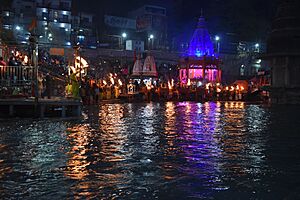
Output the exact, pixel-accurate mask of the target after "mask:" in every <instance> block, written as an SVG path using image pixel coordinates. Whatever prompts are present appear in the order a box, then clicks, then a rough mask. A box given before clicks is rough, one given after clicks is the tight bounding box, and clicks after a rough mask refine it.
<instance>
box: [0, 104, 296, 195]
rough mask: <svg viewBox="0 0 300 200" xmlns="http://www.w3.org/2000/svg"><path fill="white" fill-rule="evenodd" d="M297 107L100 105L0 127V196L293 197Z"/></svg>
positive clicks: (7, 123)
mask: <svg viewBox="0 0 300 200" xmlns="http://www.w3.org/2000/svg"><path fill="white" fill-rule="evenodd" d="M299 113H300V107H298V106H271V107H270V106H265V105H248V104H245V103H242V102H225V103H203V104H201V103H191V102H183V103H172V102H167V103H149V104H146V103H145V104H104V105H100V106H91V107H86V108H85V109H84V117H83V118H84V119H82V120H78V121H57V120H46V121H45V120H44V121H34V120H2V121H0V198H1V199H69V198H71V199H300V117H299Z"/></svg>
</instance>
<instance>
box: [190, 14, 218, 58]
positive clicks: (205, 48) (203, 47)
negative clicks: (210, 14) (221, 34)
mask: <svg viewBox="0 0 300 200" xmlns="http://www.w3.org/2000/svg"><path fill="white" fill-rule="evenodd" d="M202 14H203V11H202V9H201V16H200V18H199V20H198V24H197V29H196V30H195V32H194V34H193V37H192V39H191V41H190V45H189V50H188V54H189V55H190V56H196V57H201V56H204V55H208V56H213V55H214V46H213V43H212V41H211V39H210V35H209V33H208V30H207V28H206V22H205V18H204V17H203V15H202Z"/></svg>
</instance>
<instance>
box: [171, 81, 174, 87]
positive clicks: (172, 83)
mask: <svg viewBox="0 0 300 200" xmlns="http://www.w3.org/2000/svg"><path fill="white" fill-rule="evenodd" d="M171 85H172V87H174V79H172V81H171Z"/></svg>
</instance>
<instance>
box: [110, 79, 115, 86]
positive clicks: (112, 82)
mask: <svg viewBox="0 0 300 200" xmlns="http://www.w3.org/2000/svg"><path fill="white" fill-rule="evenodd" d="M110 82H111V84H112V85H114V84H115V80H114V79H113V78H112V77H111V78H110Z"/></svg>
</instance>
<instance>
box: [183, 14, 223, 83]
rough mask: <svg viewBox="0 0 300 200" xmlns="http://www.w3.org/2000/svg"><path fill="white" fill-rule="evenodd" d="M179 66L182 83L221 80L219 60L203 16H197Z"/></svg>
mask: <svg viewBox="0 0 300 200" xmlns="http://www.w3.org/2000/svg"><path fill="white" fill-rule="evenodd" d="M179 66H180V70H179V78H180V82H181V84H182V85H186V84H188V83H191V84H195V85H202V84H203V83H208V82H210V83H211V82H212V83H215V82H220V81H221V70H220V60H219V59H218V57H217V56H216V55H215V52H214V44H213V43H212V41H211V38H210V35H209V33H208V30H207V28H206V22H205V19H204V17H203V16H201V17H200V18H199V21H198V25H197V29H196V30H195V32H194V34H193V37H192V39H191V41H190V45H189V49H188V52H187V55H185V56H183V57H182V58H181V59H180V61H179Z"/></svg>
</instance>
